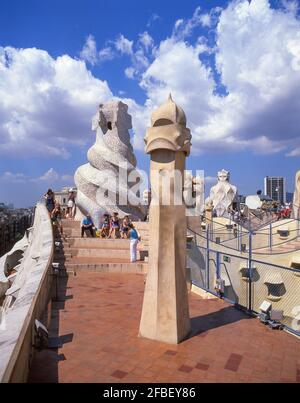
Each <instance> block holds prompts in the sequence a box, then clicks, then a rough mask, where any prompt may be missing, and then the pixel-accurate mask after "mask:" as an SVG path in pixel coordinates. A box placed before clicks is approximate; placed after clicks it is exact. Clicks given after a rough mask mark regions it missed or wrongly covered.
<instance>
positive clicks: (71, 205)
mask: <svg viewBox="0 0 300 403" xmlns="http://www.w3.org/2000/svg"><path fill="white" fill-rule="evenodd" d="M44 199H45V204H46V208H47V210H48V212H49V215H50V217H51V220H52V222H53V224H55V225H56V226H57V227H58V229H59V231H60V233H61V235H63V226H62V219H63V218H70V219H72V218H74V216H75V212H76V203H75V199H76V193H75V191H74V190H73V189H70V190H69V195H68V203H67V209H66V210H65V209H62V208H61V205H60V203H59V202H58V201H57V200H56V199H55V193H54V192H53V190H52V189H48V190H47V192H46V193H45V194H44Z"/></svg>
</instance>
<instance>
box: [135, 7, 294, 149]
mask: <svg viewBox="0 0 300 403" xmlns="http://www.w3.org/2000/svg"><path fill="white" fill-rule="evenodd" d="M210 15H211V18H212V19H214V21H217V22H218V23H217V29H216V44H215V45H213V47H212V48H211V49H209V48H208V47H207V44H205V41H204V42H203V38H202V37H200V38H199V39H198V41H197V42H196V44H195V45H192V44H189V43H188V42H186V41H185V40H184V39H185V38H187V37H188V36H189V35H190V34H191V32H192V30H193V29H194V28H195V27H196V26H198V24H203V18H204V17H203V15H202V14H201V13H200V8H199V7H198V8H197V9H196V10H195V13H194V15H193V17H192V18H191V19H190V20H188V21H187V22H186V21H180V20H178V21H177V22H176V23H175V27H174V30H173V36H172V37H171V38H168V39H166V40H163V41H162V42H161V43H160V45H159V47H158V48H157V49H156V51H155V59H154V60H153V62H152V63H151V64H150V65H149V67H148V68H147V69H146V70H145V72H144V73H143V75H142V79H141V81H140V85H141V87H142V88H143V89H144V90H145V91H146V94H147V97H148V100H147V102H146V104H145V110H146V112H147V113H139V114H138V116H139V117H140V118H143V117H147V119H148V117H149V116H150V111H151V110H152V109H153V108H154V107H156V106H158V105H159V104H160V103H162V102H163V101H164V100H165V99H166V97H167V94H168V93H169V92H172V94H173V98H174V100H175V101H176V102H177V103H178V104H179V105H181V106H182V107H183V108H184V110H185V112H186V114H187V118H188V125H189V127H190V128H191V129H192V135H193V139H192V143H193V146H192V152H193V153H195V154H197V153H200V152H211V153H215V152H223V153H224V152H227V151H239V150H244V149H248V150H253V151H254V152H256V153H265V154H267V153H276V152H281V151H283V150H288V149H289V148H291V147H292V146H293V147H294V148H295V150H298V149H299V148H300V129H299V128H300V98H299V93H300V48H299V43H300V23H299V19H298V18H297V17H296V16H295V13H294V12H291V11H289V10H286V9H285V10H283V9H277V10H275V9H272V8H271V6H270V4H269V2H268V1H267V0H252V1H251V2H250V3H249V2H248V1H246V0H239V1H234V2H231V3H230V4H229V6H228V7H227V8H226V9H225V10H223V11H222V12H221V13H220V9H214V10H213V11H211V13H210ZM219 15H220V16H219ZM217 16H219V17H218V18H219V19H217ZM201 20H202V22H201ZM207 22H208V20H207ZM203 52H207V54H209V53H210V54H212V53H213V52H216V66H217V70H218V74H219V80H220V82H221V84H222V85H223V86H224V87H225V89H226V94H224V95H219V94H218V92H217V91H216V89H217V85H218V84H217V82H216V75H215V74H214V71H213V66H212V64H210V66H211V67H209V65H208V64H207V63H206V64H204V63H203V62H202V58H201V56H202V53H203ZM298 67H299V68H298ZM148 122H149V120H148V121H147V123H145V124H144V127H145V126H146V124H148ZM134 124H135V125H136V126H139V130H140V132H139V133H144V130H142V122H139V123H134ZM136 143H137V144H141V142H139V141H138V140H136ZM287 155H289V156H293V155H298V153H297V151H294V152H293V151H291V152H289V153H288V154H287Z"/></svg>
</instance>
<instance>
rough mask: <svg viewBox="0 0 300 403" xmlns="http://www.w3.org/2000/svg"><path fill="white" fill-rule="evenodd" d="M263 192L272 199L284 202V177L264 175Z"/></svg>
mask: <svg viewBox="0 0 300 403" xmlns="http://www.w3.org/2000/svg"><path fill="white" fill-rule="evenodd" d="M264 192H265V194H266V195H268V196H270V197H271V199H272V200H275V201H278V202H279V203H281V204H284V203H285V202H286V192H285V178H284V177H283V176H266V177H265V178H264Z"/></svg>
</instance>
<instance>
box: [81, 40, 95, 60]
mask: <svg viewBox="0 0 300 403" xmlns="http://www.w3.org/2000/svg"><path fill="white" fill-rule="evenodd" d="M80 57H81V59H82V60H85V61H86V62H88V63H90V64H91V65H93V66H94V65H95V64H96V63H97V61H98V54H97V45H96V41H95V38H94V37H93V35H89V36H88V37H87V39H86V42H85V44H84V46H83V48H82V50H81V52H80Z"/></svg>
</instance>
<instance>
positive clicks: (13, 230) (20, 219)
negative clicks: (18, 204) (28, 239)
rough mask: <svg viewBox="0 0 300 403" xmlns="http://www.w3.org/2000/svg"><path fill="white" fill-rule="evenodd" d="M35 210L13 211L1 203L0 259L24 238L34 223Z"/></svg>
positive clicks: (21, 209)
mask: <svg viewBox="0 0 300 403" xmlns="http://www.w3.org/2000/svg"><path fill="white" fill-rule="evenodd" d="M33 216H34V208H20V209H13V206H12V205H6V204H4V203H0V257H1V256H2V255H4V254H5V253H6V252H8V251H9V250H10V249H11V248H12V247H13V245H14V244H15V243H16V242H17V241H19V240H20V239H22V238H23V236H24V234H25V231H26V230H27V229H28V228H29V227H31V225H32V223H33Z"/></svg>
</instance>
